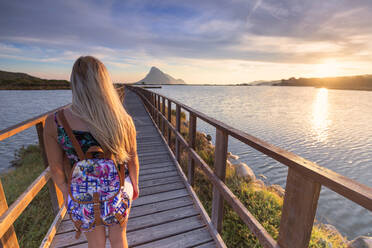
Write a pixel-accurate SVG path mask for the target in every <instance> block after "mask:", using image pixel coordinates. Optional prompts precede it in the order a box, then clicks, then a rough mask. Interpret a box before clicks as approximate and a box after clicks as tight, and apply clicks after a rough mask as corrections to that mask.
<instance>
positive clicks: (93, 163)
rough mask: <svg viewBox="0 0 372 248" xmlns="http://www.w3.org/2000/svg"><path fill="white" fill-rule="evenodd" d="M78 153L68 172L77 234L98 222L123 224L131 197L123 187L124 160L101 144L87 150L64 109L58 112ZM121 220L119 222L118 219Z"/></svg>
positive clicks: (69, 209) (69, 203) (72, 213)
mask: <svg viewBox="0 0 372 248" xmlns="http://www.w3.org/2000/svg"><path fill="white" fill-rule="evenodd" d="M58 116H59V119H60V120H61V122H62V126H63V127H64V129H65V131H66V133H67V135H68V137H69V139H70V141H71V143H72V145H73V147H74V149H75V151H76V153H77V155H78V157H79V161H77V162H76V163H75V164H74V165H73V167H72V169H71V172H70V175H69V176H68V187H69V194H68V206H67V212H68V213H69V215H70V217H71V220H72V221H73V223H74V225H75V227H76V229H77V230H76V238H79V236H80V234H81V231H82V230H89V229H91V228H94V227H95V226H98V225H106V226H108V225H112V224H116V223H117V222H119V224H120V225H123V224H124V223H125V220H126V219H127V217H128V215H127V211H126V210H127V209H128V208H129V205H130V200H129V199H128V197H127V195H126V194H125V192H124V191H123V190H121V189H122V187H124V183H125V177H124V170H125V168H124V166H125V165H124V164H121V165H120V172H119V170H118V166H117V165H116V162H115V161H114V159H113V156H112V154H111V153H110V152H104V151H103V150H102V148H101V147H99V146H91V147H90V148H89V149H88V151H87V152H86V153H84V152H83V150H82V148H81V146H80V144H79V142H78V141H77V139H76V138H75V136H74V134H73V133H72V130H71V127H70V126H69V124H68V122H67V120H66V118H65V116H64V113H63V109H62V110H61V111H59V112H58ZM116 220H117V222H116Z"/></svg>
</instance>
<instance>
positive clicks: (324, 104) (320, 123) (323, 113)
mask: <svg viewBox="0 0 372 248" xmlns="http://www.w3.org/2000/svg"><path fill="white" fill-rule="evenodd" d="M329 107H330V106H329V103H328V90H327V89H325V88H321V89H318V92H317V93H316V97H315V100H314V102H313V112H312V128H313V132H314V133H315V135H316V137H317V140H318V141H319V142H325V141H326V140H327V137H328V127H329V125H331V121H330V120H329V118H328V111H329Z"/></svg>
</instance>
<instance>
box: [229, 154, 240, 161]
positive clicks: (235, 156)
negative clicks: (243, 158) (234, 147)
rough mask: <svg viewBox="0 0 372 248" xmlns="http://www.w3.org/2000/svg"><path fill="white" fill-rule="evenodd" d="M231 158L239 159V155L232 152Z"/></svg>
mask: <svg viewBox="0 0 372 248" xmlns="http://www.w3.org/2000/svg"><path fill="white" fill-rule="evenodd" d="M230 158H231V159H234V160H238V159H239V156H238V155H234V154H231V155H230Z"/></svg>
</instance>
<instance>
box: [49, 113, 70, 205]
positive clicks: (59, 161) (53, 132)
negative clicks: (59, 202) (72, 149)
mask: <svg viewBox="0 0 372 248" xmlns="http://www.w3.org/2000/svg"><path fill="white" fill-rule="evenodd" d="M44 144H45V151H46V154H47V157H48V164H49V167H50V172H51V176H52V179H53V181H54V182H55V184H57V186H58V188H59V189H60V190H61V191H62V193H63V199H64V200H65V203H66V202H67V195H68V185H67V182H66V177H65V172H64V168H63V163H64V161H63V150H62V149H61V147H60V146H59V144H58V142H57V126H56V124H55V122H54V116H53V114H52V115H49V116H48V117H47V119H46V121H45V127H44Z"/></svg>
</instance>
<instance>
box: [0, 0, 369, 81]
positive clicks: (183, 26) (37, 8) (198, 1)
mask: <svg viewBox="0 0 372 248" xmlns="http://www.w3.org/2000/svg"><path fill="white" fill-rule="evenodd" d="M371 20H372V1H370V0H365V1H362V0H326V1H325V0H302V1H298V0H231V1H221V0H187V1H175V0H164V1H157V0H149V1H141V0H130V1H125V0H121V1H98V0H95V1H89V0H85V1H79V0H64V1H57V0H55V1H48V0H43V1H41V0H33V1H29V0H24V1H18V0H0V70H6V71H14V72H25V73H29V74H31V75H34V76H38V77H42V78H49V79H52V78H53V79H67V80H68V79H69V77H70V73H71V69H72V65H73V62H74V61H75V60H76V59H77V58H78V57H79V56H82V55H93V56H95V57H97V58H98V59H100V60H101V61H102V62H103V63H104V64H105V65H106V66H107V68H108V70H109V72H110V74H111V76H112V79H113V81H114V82H135V81H139V80H140V79H142V78H144V77H145V75H146V74H147V73H148V71H149V70H150V67H151V66H156V67H158V68H159V69H161V70H162V71H163V72H165V73H168V74H170V75H171V76H173V77H175V78H182V79H183V80H185V81H186V82H187V83H189V84H193V83H215V84H233V83H248V82H251V81H256V80H278V79H282V78H289V77H325V76H340V75H358V74H372V42H371V41H372V25H371Z"/></svg>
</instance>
